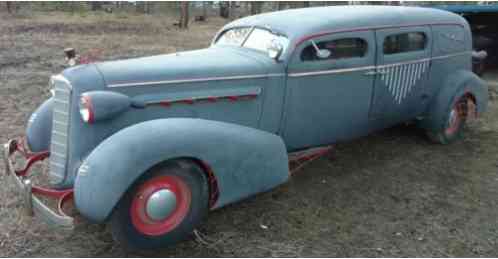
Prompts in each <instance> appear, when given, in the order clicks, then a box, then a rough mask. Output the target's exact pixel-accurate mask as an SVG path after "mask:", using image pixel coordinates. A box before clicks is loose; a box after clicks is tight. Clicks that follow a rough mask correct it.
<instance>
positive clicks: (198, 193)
mask: <svg viewBox="0 0 498 259" xmlns="http://www.w3.org/2000/svg"><path fill="white" fill-rule="evenodd" d="M208 200H209V190H208V185H207V180H206V176H205V174H204V172H203V171H202V169H201V168H200V167H198V166H197V165H196V164H195V163H192V162H189V161H183V160H179V161H170V162H167V163H165V164H161V165H158V166H156V167H154V168H152V169H151V170H149V171H148V172H147V173H145V174H144V176H143V177H141V179H139V180H138V181H137V182H136V183H135V184H134V185H133V186H132V187H131V188H130V189H129V191H128V192H127V193H126V194H125V196H123V198H122V200H121V201H120V202H119V204H118V206H117V207H116V208H115V210H114V212H113V214H112V216H111V222H110V223H111V229H112V233H113V237H114V239H115V240H116V241H118V242H119V243H121V244H122V245H124V246H125V247H129V248H132V249H151V248H152V249H154V248H161V247H165V246H168V245H173V244H175V243H177V242H179V241H181V240H183V239H186V238H187V237H188V236H189V235H190V234H191V233H192V232H193V230H194V228H195V227H196V226H197V225H198V224H199V223H200V222H201V220H202V219H203V218H204V216H205V215H206V214H207V211H208Z"/></svg>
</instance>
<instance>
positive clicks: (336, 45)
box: [301, 38, 368, 61]
mask: <svg viewBox="0 0 498 259" xmlns="http://www.w3.org/2000/svg"><path fill="white" fill-rule="evenodd" d="M316 45H317V46H318V48H319V49H327V50H329V51H330V56H329V57H328V58H327V60H328V59H344V58H356V57H363V56H365V54H366V53H367V49H368V44H367V42H366V41H365V40H364V39H360V38H345V39H338V40H331V41H321V42H316ZM301 60H302V61H315V60H323V59H320V58H318V56H317V55H316V49H315V48H314V47H313V45H310V46H308V47H306V48H304V49H303V52H301Z"/></svg>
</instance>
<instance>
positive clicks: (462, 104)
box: [427, 95, 471, 144]
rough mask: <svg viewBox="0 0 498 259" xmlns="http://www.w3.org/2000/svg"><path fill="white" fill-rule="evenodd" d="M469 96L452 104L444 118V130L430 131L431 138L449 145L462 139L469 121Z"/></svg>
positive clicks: (460, 98)
mask: <svg viewBox="0 0 498 259" xmlns="http://www.w3.org/2000/svg"><path fill="white" fill-rule="evenodd" d="M470 101H471V100H469V99H468V97H467V96H465V95H464V96H461V97H458V99H456V101H454V102H452V104H451V106H450V108H449V109H448V112H447V114H446V116H442V119H443V121H442V122H441V125H443V127H442V129H440V130H439V131H436V132H433V131H430V130H429V131H428V132H427V135H428V136H429V138H430V139H431V140H432V141H434V142H436V143H439V144H449V143H451V142H453V141H455V140H457V139H458V138H460V137H461V135H462V132H463V129H464V126H465V122H466V121H467V113H468V111H467V110H468V102H470Z"/></svg>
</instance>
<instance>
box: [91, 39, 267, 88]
mask: <svg viewBox="0 0 498 259" xmlns="http://www.w3.org/2000/svg"><path fill="white" fill-rule="evenodd" d="M248 51H249V50H246V51H244V50H242V49H236V48H229V47H226V48H221V47H210V48H206V49H200V50H194V51H185V52H179V53H174V54H168V55H158V56H151V57H144V58H135V59H127V60H119V61H110V62H102V63H97V64H96V66H97V69H98V70H99V71H100V72H101V74H102V76H103V77H104V81H105V83H106V85H108V86H113V85H114V86H116V85H120V84H121V85H133V84H134V83H136V84H140V83H148V82H158V81H159V82H160V81H169V80H188V79H204V78H217V77H229V76H244V75H262V74H266V73H267V66H266V65H265V63H267V62H264V61H263V58H262V57H258V56H262V55H261V54H259V53H252V52H250V53H248Z"/></svg>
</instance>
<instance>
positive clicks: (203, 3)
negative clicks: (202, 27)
mask: <svg viewBox="0 0 498 259" xmlns="http://www.w3.org/2000/svg"><path fill="white" fill-rule="evenodd" d="M208 4H209V2H207V1H204V2H202V16H204V19H205V20H207V15H208V14H207V10H208V9H207V8H208Z"/></svg>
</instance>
